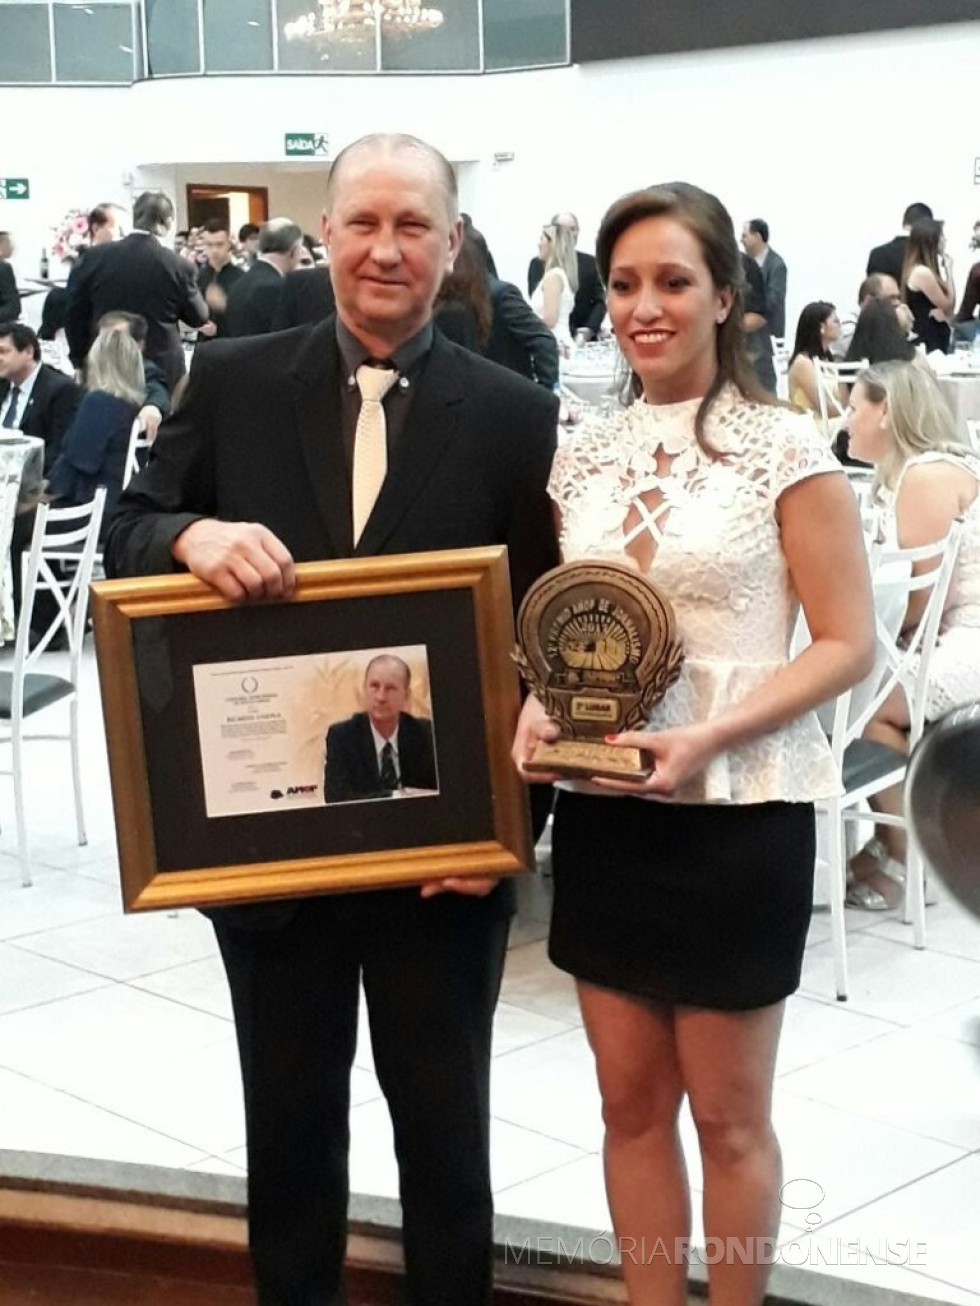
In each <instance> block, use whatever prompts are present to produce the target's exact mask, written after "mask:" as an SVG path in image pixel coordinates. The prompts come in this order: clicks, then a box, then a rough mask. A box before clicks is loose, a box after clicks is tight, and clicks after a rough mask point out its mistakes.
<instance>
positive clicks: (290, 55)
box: [276, 0, 378, 73]
mask: <svg viewBox="0 0 980 1306" xmlns="http://www.w3.org/2000/svg"><path fill="white" fill-rule="evenodd" d="M276 10H277V13H278V18H279V68H280V69H281V70H282V71H283V72H291V73H373V72H376V71H377V67H378V50H377V46H378V39H377V31H376V26H375V24H374V23H371V24H370V25H369V26H368V27H367V29H366V31H364V32H357V33H355V34H354V35H353V36H351V37H349V38H347V39H344V40H338V39H337V38H332V39H327V38H326V37H324V36H322V35H321V34H320V33H319V32H317V31H316V30H315V29H313V28H312V26H311V20H312V19H318V18H319V17H320V11H319V7H318V6H316V5H315V4H312V3H311V0H276Z"/></svg>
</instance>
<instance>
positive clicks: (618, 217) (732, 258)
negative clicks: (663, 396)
mask: <svg viewBox="0 0 980 1306" xmlns="http://www.w3.org/2000/svg"><path fill="white" fill-rule="evenodd" d="M664 217H666V218H673V219H674V220H675V221H676V222H679V223H681V225H682V226H684V227H686V228H687V229H688V231H689V232H690V233H691V235H692V236H694V238H695V239H696V240H697V242H698V244H699V245H700V246H701V253H702V255H703V257H704V261H705V263H706V264H707V265H708V271H709V272H710V273H711V280H712V282H713V284H714V286H715V289H716V290H725V289H730V290H731V292H732V307H731V311H730V312H729V314H728V316H727V317H726V318H725V320H724V322H722V323H721V325H720V326H719V327H718V330H717V332H716V333H715V344H716V351H717V359H718V371H717V373H716V374H715V378H714V380H713V381H712V383H711V385H710V386H709V387H708V392H707V394H706V395H705V396H704V398H703V399H702V400H701V406H700V407H699V409H698V412H697V416H696V418H695V419H694V430H695V433H696V434H697V437H698V439H699V440H701V441H702V442H703V437H704V423H705V419H706V418H707V416H708V413H709V412H710V410H711V405H712V404H713V403H714V401H715V399H717V397H718V395H719V393H720V392H721V390H722V389H723V387H724V386H726V385H728V384H731V385H734V386H735V388H736V389H737V390H738V391H739V393H740V394H741V395H743V396H744V398H746V399H751V400H753V401H754V402H756V403H760V404H775V403H776V400H775V399H774V398H773V397H772V395H770V394H769V393H768V392H767V391H766V390H764V389H763V387H762V385H761V384H760V382H759V381H758V380H757V379H756V375H755V373H754V371H753V370H752V365H751V363H750V362H749V358H748V354H747V353H746V349H745V332H744V331H743V330H742V318H743V315H744V311H745V310H744V294H743V287H744V285H745V277H744V273H743V271H742V256H741V254H740V252H739V248H738V242H737V241H736V239H735V228H734V226H733V225H732V220H731V217H730V216H729V213H728V210H727V209H726V208H725V206H724V205H723V204H722V202H721V200H719V199H718V198H717V197H716V196H714V195H711V194H709V193H708V192H707V191H704V190H701V188H700V187H699V186H692V185H691V184H690V183H689V182H686V181H671V182H665V183H664V184H662V185H659V186H651V187H649V188H648V189H647V190H637V191H633V192H631V193H630V194H629V195H624V196H623V197H622V199H618V200H617V201H616V202H615V204H613V205H612V206H611V207H610V209H609V210H608V211H607V213H606V216H605V217H604V218H603V219H602V225H601V226H600V228H599V236H598V239H597V240H596V262H597V263H598V265H599V272H600V274H601V276H602V280H603V282H604V283H605V284H606V285H607V286H608V284H609V268H610V265H611V263H612V256H613V250H614V248H615V246H616V242H617V241H618V240H619V238H620V236H622V235H623V233H624V232H625V231H627V230H628V229H629V228H630V227H632V226H634V225H635V224H636V223H637V222H643V221H644V220H645V219H647V218H664ZM632 392H633V394H634V395H635V396H636V395H639V394H641V393H642V387H641V384H640V378H639V377H638V376H637V375H636V374H635V373H634V374H633V376H632Z"/></svg>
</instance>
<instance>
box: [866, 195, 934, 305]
mask: <svg viewBox="0 0 980 1306" xmlns="http://www.w3.org/2000/svg"><path fill="white" fill-rule="evenodd" d="M931 217H932V209H931V208H930V207H929V205H928V204H921V203H919V204H910V205H909V206H908V208H907V209H906V210H905V213H904V214H903V215H902V227H903V231H902V234H901V235H900V236H893V237H892V239H891V240H889V241H886V243H885V244H884V245H876V246H875V247H874V249H873V250H872V251H871V253H870V254H869V255H868V267H867V273H866V275H867V276H869V277H870V276H871V274H872V273H873V272H881V273H884V275H885V276H887V277H894V278H895V280H896V281H897V282H898V284H899V285H901V284H902V272H903V271H904V268H905V247H906V245H907V244H908V238H909V232H910V231H911V229H912V226H913V224H914V223H916V222H919V221H920V220H921V219H922V218H931Z"/></svg>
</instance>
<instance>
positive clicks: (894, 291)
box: [833, 272, 912, 359]
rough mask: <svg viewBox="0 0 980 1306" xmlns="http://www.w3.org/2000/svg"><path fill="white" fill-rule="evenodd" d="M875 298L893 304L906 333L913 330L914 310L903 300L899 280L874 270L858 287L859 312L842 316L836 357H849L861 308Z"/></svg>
mask: <svg viewBox="0 0 980 1306" xmlns="http://www.w3.org/2000/svg"><path fill="white" fill-rule="evenodd" d="M874 299H880V300H882V301H883V302H884V303H886V304H890V305H891V306H892V308H893V309H894V310H895V314H896V316H897V318H898V324H899V326H900V327H901V328H902V331H903V332H904V333H905V335H908V334H909V332H910V331H911V330H912V312H911V310H910V308H909V306H908V304H906V303H905V302H904V301H903V300H902V292H901V289H900V288H899V284H898V282H897V281H896V280H895V278H894V277H890V276H889V275H888V274H887V273H886V272H872V273H871V275H870V276H868V277H865V278H864V280H863V281H862V282H861V285H860V287H859V288H858V306H857V312H856V313H854V312H852V313H848V314H846V316H844V317H842V318H841V323H840V335H839V336H838V337H837V339H836V341H835V342H834V347H833V351H834V356H835V357H836V358H842V359H846V358H847V356H848V350H849V349H850V345H851V340H852V339H853V337H854V328H855V327H856V326H857V320H858V317H859V316H860V313H861V310H862V309H863V308H864V306H865V305H866V304H870V303H871V301H872V300H874Z"/></svg>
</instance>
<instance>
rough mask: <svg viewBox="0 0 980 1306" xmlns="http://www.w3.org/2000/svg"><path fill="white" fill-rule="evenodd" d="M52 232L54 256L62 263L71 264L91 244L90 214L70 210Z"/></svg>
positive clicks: (83, 211)
mask: <svg viewBox="0 0 980 1306" xmlns="http://www.w3.org/2000/svg"><path fill="white" fill-rule="evenodd" d="M51 230H52V231H53V232H54V241H53V243H52V245H51V253H52V255H53V256H54V257H55V258H58V259H61V261H62V263H71V262H72V261H73V260H74V259H76V258H78V255H79V253H80V251H81V250H83V249H84V248H85V246H86V245H87V244H88V243H89V238H88V213H87V212H86V211H85V210H83V209H69V210H68V212H67V213H66V214H65V216H64V217H63V218H62V219H61V221H60V222H59V223H58V225H57V226H55V227H52V228H51Z"/></svg>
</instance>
